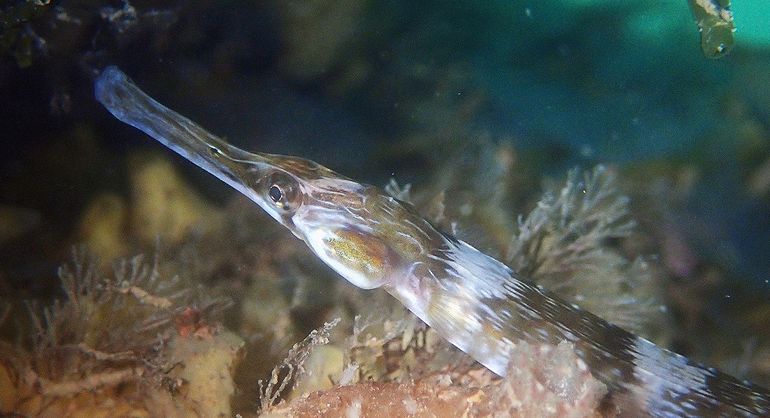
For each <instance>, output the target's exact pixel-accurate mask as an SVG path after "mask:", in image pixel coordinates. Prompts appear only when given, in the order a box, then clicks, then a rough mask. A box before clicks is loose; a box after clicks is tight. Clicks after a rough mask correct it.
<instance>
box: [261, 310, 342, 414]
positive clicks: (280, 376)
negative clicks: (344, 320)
mask: <svg viewBox="0 0 770 418" xmlns="http://www.w3.org/2000/svg"><path fill="white" fill-rule="evenodd" d="M339 322H340V319H339V318H336V319H334V320H332V321H330V322H326V323H324V325H323V326H322V327H320V328H318V329H315V330H313V331H311V332H310V334H308V336H307V337H305V339H304V340H302V341H300V342H298V343H296V344H294V346H293V347H292V348H291V349H290V350H289V353H288V354H287V355H286V358H285V359H284V360H283V361H282V362H281V364H278V365H277V366H275V367H274V368H273V370H272V372H270V380H269V381H267V382H265V381H264V380H260V381H259V382H257V384H258V386H259V409H260V410H261V411H265V410H267V409H269V408H270V407H271V406H273V405H275V404H276V401H278V399H279V397H280V396H281V395H282V394H283V393H284V391H285V390H286V388H287V387H288V386H289V384H290V383H292V382H296V379H297V377H298V376H299V375H300V374H301V373H303V370H304V369H303V364H304V363H305V360H307V358H308V356H310V353H311V352H312V351H313V349H314V347H316V346H318V345H324V344H328V343H329V333H330V332H331V330H332V328H334V327H335V326H336V325H337V324H338V323H339Z"/></svg>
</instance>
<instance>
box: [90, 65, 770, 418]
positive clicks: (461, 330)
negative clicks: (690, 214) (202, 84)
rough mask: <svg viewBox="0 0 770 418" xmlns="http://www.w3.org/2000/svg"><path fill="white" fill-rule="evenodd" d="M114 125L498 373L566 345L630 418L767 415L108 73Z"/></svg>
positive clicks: (381, 199) (332, 179)
mask: <svg viewBox="0 0 770 418" xmlns="http://www.w3.org/2000/svg"><path fill="white" fill-rule="evenodd" d="M95 93H96V98H97V100H98V101H99V102H101V103H102V104H103V105H104V106H105V107H106V108H107V109H108V110H109V111H110V112H111V113H112V114H113V115H114V116H115V117H116V118H118V119H120V120H121V121H123V122H125V123H127V124H129V125H132V126H134V127H136V128H138V129H140V130H142V131H144V132H145V133H146V134H148V135H149V136H151V137H153V138H154V139H156V140H158V141H159V142H161V143H163V144H164V145H166V146H167V147H169V148H171V149H172V150H174V151H175V152H177V153H179V154H180V155H182V156H184V157H185V158H187V159H188V160H190V161H191V162H193V163H195V164H197V165H198V166H200V167H201V168H203V169H205V170H206V171H208V172H210V173H211V174H213V175H214V176H216V177H218V178H219V179H221V180H222V181H224V182H225V183H227V184H229V185H230V186H232V187H234V188H235V189H236V190H238V191H239V192H241V193H242V194H244V195H245V196H247V197H248V198H249V199H251V200H252V201H254V202H255V203H256V204H257V205H259V206H260V207H261V208H262V209H264V210H265V211H266V212H267V213H268V214H269V215H270V216H271V217H273V218H274V219H275V220H276V221H278V222H280V223H281V224H282V225H284V226H285V227H286V228H288V229H289V230H290V231H291V232H292V233H293V234H294V235H295V236H297V237H298V238H300V239H301V240H303V241H304V242H305V243H306V244H307V245H308V246H309V247H310V249H311V250H312V251H313V253H315V254H316V255H317V256H318V257H319V258H320V259H321V260H323V261H324V262H325V263H326V264H327V265H329V266H330V267H331V268H332V269H333V270H335V271H336V272H337V273H339V274H340V275H341V276H343V277H344V278H345V279H347V280H348V281H349V282H351V283H352V284H354V285H356V286H358V287H360V288H363V289H374V288H383V289H385V290H386V291H388V292H389V293H390V294H392V295H393V296H395V297H396V298H397V299H398V300H399V301H401V302H402V303H403V304H404V305H405V306H406V307H407V308H408V309H409V310H411V311H412V312H413V313H414V314H415V315H417V316H418V317H419V318H420V319H422V320H423V321H424V322H425V323H427V324H428V325H429V326H431V327H433V328H434V329H435V330H436V331H437V332H438V334H439V335H441V336H442V337H443V338H445V339H446V340H448V341H449V342H451V343H452V344H454V345H455V346H456V347H458V348H459V349H460V350H462V351H464V352H466V353H468V354H469V355H470V356H472V357H473V358H474V359H475V360H477V361H478V362H479V363H481V364H483V365H484V366H486V367H487V368H489V369H490V370H492V371H493V372H495V373H497V374H498V375H501V376H504V375H505V374H506V371H507V367H508V363H509V359H510V352H511V350H512V348H513V347H515V345H516V344H518V343H520V342H528V343H534V344H553V345H555V344H558V343H559V342H561V341H563V340H567V341H570V342H572V343H573V344H574V347H575V352H576V354H577V355H578V357H579V358H580V359H581V360H582V361H583V362H585V364H586V365H587V366H588V367H589V369H590V370H591V373H592V374H593V375H594V376H595V377H596V378H597V379H599V380H600V381H602V382H604V383H605V384H606V385H607V387H608V388H609V389H610V391H611V394H612V397H613V400H614V401H616V403H618V404H619V405H620V406H621V407H622V408H623V410H624V411H633V412H630V414H637V413H638V414H643V415H650V416H661V417H669V416H770V392H768V391H767V390H766V389H763V388H760V387H757V386H754V385H751V384H749V383H746V382H741V381H739V380H738V379H736V378H734V377H732V376H729V375H727V374H725V373H722V372H719V371H718V370H715V369H712V368H704V367H701V366H699V365H697V364H695V363H693V362H691V361H689V360H688V359H687V358H685V357H683V356H681V355H678V354H675V353H673V352H670V351H668V350H665V349H662V348H659V347H657V346H656V345H654V344H653V343H651V342H649V341H647V340H645V339H643V338H640V337H637V336H635V335H633V334H631V333H629V332H627V331H625V330H623V329H622V328H619V327H617V326H615V325H612V324H610V323H608V322H606V321H604V320H602V319H601V318H599V317H597V316H595V315H593V314H591V313H589V312H586V311H584V310H581V309H580V308H578V307H575V306H574V305H571V304H569V303H567V302H564V301H562V300H561V299H559V298H558V297H556V296H555V295H553V294H551V293H550V292H548V291H546V290H544V289H542V288H540V287H539V286H535V285H533V284H531V283H529V282H528V281H526V280H523V279H522V278H520V277H519V276H518V275H517V274H516V273H515V272H513V271H511V269H510V268H508V267H507V266H506V265H505V264H503V263H501V262H499V261H497V260H495V259H494V258H492V257H490V256H487V255H486V254H483V253H482V252H480V251H478V250H477V249H475V248H473V247H472V246H470V245H469V244H467V243H465V242H463V241H460V240H458V239H456V238H454V237H452V236H449V235H447V234H445V233H442V232H440V231H438V230H436V229H435V228H434V227H433V226H432V225H431V224H430V223H429V222H428V221H426V220H425V219H424V218H422V217H421V216H420V215H419V214H418V213H417V211H416V210H415V209H414V208H413V207H412V206H411V205H410V204H408V203H405V202H402V201H399V200H397V199H395V198H393V197H391V196H389V195H387V194H386V193H385V192H383V191H381V190H380V189H378V188H377V187H374V186H370V185H366V184H361V183H357V182H355V181H353V180H351V179H349V178H347V177H344V176H342V175H339V174H337V173H335V172H334V171H332V170H330V169H328V168H326V167H324V166H322V165H320V164H317V163H315V162H313V161H309V160H306V159H303V158H298V157H291V156H282V155H273V154H264V153H251V152H246V151H243V150H241V149H238V148H236V147H234V146H232V145H229V144H227V143H226V142H225V141H223V140H222V139H220V138H218V137H216V136H214V135H212V134H210V133H209V132H207V131H206V130H205V129H203V128H201V127H200V126H198V125H196V124H195V123H194V122H192V121H191V120H189V119H187V118H185V117H183V116H181V115H179V114H177V113H175V112H174V111H172V110H170V109H168V108H166V107H164V106H163V105H161V104H159V103H158V102H156V101H155V100H153V99H152V98H151V97H149V96H148V95H147V94H145V93H144V92H142V91H141V90H140V89H139V88H138V87H137V86H136V85H135V84H134V83H133V82H132V81H131V80H130V79H128V77H127V76H126V75H125V74H123V73H122V72H121V71H120V70H119V69H117V68H116V67H108V68H107V69H105V70H104V71H103V72H102V73H101V75H100V76H99V77H98V79H97V80H96V83H95Z"/></svg>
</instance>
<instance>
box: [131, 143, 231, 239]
mask: <svg viewBox="0 0 770 418" xmlns="http://www.w3.org/2000/svg"><path fill="white" fill-rule="evenodd" d="M129 169H130V181H131V196H132V210H131V217H132V221H131V225H132V229H133V233H134V234H135V235H136V236H137V237H138V238H139V239H141V240H143V241H144V242H154V240H155V239H156V238H157V237H159V236H160V237H161V238H162V239H163V241H164V242H165V243H166V244H168V245H178V244H180V243H181V242H182V241H183V239H184V238H185V237H186V236H187V234H189V233H190V232H192V231H193V230H198V231H200V232H203V231H208V230H212V229H215V228H217V227H218V225H219V224H220V223H221V222H222V217H221V215H220V214H219V213H218V211H217V210H215V209H213V208H212V207H211V206H210V205H208V204H207V203H206V202H205V201H204V200H203V199H202V198H201V197H200V196H199V195H198V194H197V193H196V192H195V191H194V190H193V189H192V188H191V187H190V186H189V185H188V184H187V183H186V182H185V181H184V180H183V179H182V177H181V176H180V175H179V173H178V172H177V170H176V169H175V168H174V166H173V165H172V164H171V163H170V162H169V161H168V160H167V159H165V158H164V157H161V156H158V155H155V154H137V155H134V156H132V158H131V161H130V162H129Z"/></svg>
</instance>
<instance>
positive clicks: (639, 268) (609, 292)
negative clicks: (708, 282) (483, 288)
mask: <svg viewBox="0 0 770 418" xmlns="http://www.w3.org/2000/svg"><path fill="white" fill-rule="evenodd" d="M615 182H616V179H615V175H614V173H613V172H612V171H611V170H608V169H607V168H605V167H604V166H597V167H596V168H594V169H593V170H592V171H591V172H590V173H586V174H584V175H583V177H582V179H581V178H580V177H579V174H578V171H577V170H572V171H571V172H570V173H569V175H568V177H567V182H566V184H565V185H564V186H563V187H562V188H561V189H560V190H559V191H558V192H555V193H554V192H548V193H546V194H545V195H544V196H543V198H542V199H541V200H540V201H539V202H538V204H537V207H536V208H535V209H534V210H532V212H530V214H529V215H528V216H527V217H526V218H524V219H521V218H520V219H519V222H518V231H517V232H516V233H515V234H514V235H513V237H512V239H511V242H510V245H509V247H508V251H507V257H506V262H507V263H508V264H509V265H510V266H511V267H512V268H513V269H514V270H516V271H517V272H519V273H520V274H521V275H522V276H524V277H528V278H531V279H532V280H535V281H537V282H538V283H540V284H542V285H544V286H545V287H547V288H549V289H551V290H553V291H555V292H557V293H558V294H559V295H561V296H562V297H565V298H567V299H568V300H570V301H572V302H575V303H579V304H580V305H581V306H583V307H584V308H586V309H588V310H590V311H593V312H596V313H598V314H600V315H602V316H603V317H604V318H605V319H607V320H609V321H611V322H614V323H616V324H618V325H620V326H623V327H626V328H628V329H630V330H632V331H635V332H640V331H641V330H642V328H643V326H644V324H645V323H647V322H648V321H652V320H653V319H655V318H656V317H657V316H658V315H659V313H660V312H661V306H660V305H659V304H658V303H657V302H656V300H655V298H654V297H653V293H654V292H653V290H652V286H651V277H650V272H649V266H648V264H647V263H646V262H645V261H644V260H643V259H642V258H638V259H636V260H635V261H633V262H629V261H628V260H627V259H626V258H625V257H624V256H623V255H622V254H621V253H620V252H619V251H617V250H615V249H613V248H612V246H611V242H612V241H613V240H615V239H619V238H625V237H628V236H629V235H630V234H631V232H632V231H633V230H634V227H635V226H636V222H635V221H634V220H633V219H631V217H630V216H629V210H628V204H629V200H628V197H626V196H624V195H622V194H621V193H619V192H618V190H617V188H616V186H615Z"/></svg>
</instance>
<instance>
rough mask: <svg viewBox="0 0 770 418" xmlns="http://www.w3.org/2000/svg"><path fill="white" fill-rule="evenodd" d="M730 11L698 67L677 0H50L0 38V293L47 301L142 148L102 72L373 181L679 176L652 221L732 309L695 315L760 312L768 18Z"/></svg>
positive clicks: (768, 193) (242, 134) (765, 274)
mask: <svg viewBox="0 0 770 418" xmlns="http://www.w3.org/2000/svg"><path fill="white" fill-rule="evenodd" d="M9 10H10V9H9ZM733 10H734V12H735V15H736V17H735V21H736V26H737V28H738V31H737V33H736V38H737V44H736V46H735V49H734V51H733V52H732V53H731V54H730V55H729V56H727V57H725V58H723V59H720V60H709V59H706V58H704V57H703V55H702V54H701V51H700V47H699V39H698V33H697V28H696V27H695V24H694V23H693V21H692V17H691V15H690V11H689V9H688V6H687V4H686V2H685V1H684V0H677V1H662V2H661V1H588V0H584V1H579V0H573V1H530V2H527V1H488V2H460V1H421V2H412V1H372V0H369V1H364V0H340V1H267V2H254V3H249V4H238V3H232V2H207V1H204V2H195V4H193V5H190V4H188V2H132V3H130V4H129V3H123V2H112V3H101V2H87V1H82V2H66V1H65V2H59V3H57V6H56V7H49V8H44V9H41V11H40V13H39V14H37V15H36V16H34V17H32V18H31V19H29V22H30V23H28V24H27V23H24V24H17V25H15V26H13V27H14V28H16V27H18V28H20V29H19V33H18V34H17V35H16V36H14V37H11V36H10V35H9V33H10V32H5V33H4V35H3V36H4V37H5V38H4V40H5V41H7V45H8V47H7V48H5V50H4V54H3V55H2V57H0V132H2V143H3V145H4V152H3V153H2V156H0V161H1V164H2V165H1V166H0V177H2V182H1V183H0V203H2V204H3V205H6V206H9V207H13V208H17V209H19V208H20V209H23V210H24V211H25V212H24V213H25V214H26V215H25V216H29V217H31V218H30V219H32V220H31V221H29V222H28V223H29V225H30V226H29V228H28V229H27V230H26V232H25V234H22V235H14V236H9V237H10V238H8V239H5V240H3V241H2V243H0V245H2V255H0V268H2V276H0V279H2V280H3V281H4V282H3V284H2V286H0V291H2V292H3V294H5V295H8V296H10V298H22V297H25V296H29V295H37V294H41V293H43V294H45V293H46V292H48V293H51V292H54V291H53V290H51V289H52V287H51V285H50V283H51V282H50V281H45V280H42V279H41V278H45V277H48V278H52V277H53V276H54V275H55V268H56V266H57V265H58V263H60V262H61V261H62V260H63V259H64V258H65V257H66V253H67V251H68V250H67V248H68V246H69V244H70V243H71V242H73V241H75V239H74V238H73V230H74V228H75V222H76V220H77V218H78V216H79V213H80V212H81V211H82V209H83V207H84V206H85V205H86V203H87V202H88V200H89V198H90V197H91V196H93V195H94V194H95V193H97V192H99V191H103V190H120V189H121V188H125V187H126V185H125V182H126V181H125V170H126V168H125V167H124V166H123V165H122V163H121V162H122V158H123V157H124V156H125V154H126V153H127V152H129V151H131V150H135V149H137V148H146V149H154V150H158V149H160V148H159V147H160V146H159V145H158V144H155V143H154V142H151V141H148V140H147V138H145V137H144V136H143V135H142V134H140V133H139V132H138V131H136V130H134V129H132V128H130V127H127V126H124V125H122V124H121V123H119V122H118V121H116V120H114V119H113V118H112V117H111V116H109V115H108V114H107V113H106V112H105V111H104V110H103V109H102V108H101V107H100V106H99V105H98V104H97V103H96V102H95V101H94V100H93V97H92V76H93V74H94V73H95V72H96V71H98V69H99V68H101V67H103V66H104V65H107V64H116V65H118V66H119V67H121V68H122V69H123V70H124V71H125V72H126V73H128V74H129V75H130V76H131V77H132V78H133V79H134V80H135V81H136V82H137V83H138V84H139V85H140V86H142V88H144V89H145V90H146V91H147V92H148V93H150V94H151V95H152V96H153V97H155V98H157V99H158V100H159V101H161V102H162V103H164V104H166V105H168V106H169V107H171V108H173V109H175V110H177V111H179V112H180V113H182V114H184V115H186V116H188V117H190V118H191V119H193V120H195V121H196V122H198V123H200V124H202V125H203V126H205V127H207V128H208V129H210V130H211V131H212V132H215V133H217V134H220V135H223V136H225V137H227V138H228V140H230V141H232V142H233V143H235V144H237V145H239V146H242V147H244V148H249V149H254V150H259V151H266V152H275V153H284V154H293V155H299V156H303V157H307V158H311V159H314V160H316V161H319V162H321V163H323V164H325V165H327V166H330V167H333V168H334V169H336V170H337V171H339V172H341V173H345V174H347V175H349V176H351V177H353V178H356V179H359V180H362V181H366V182H369V183H373V184H379V185H382V184H384V183H385V182H386V181H387V179H388V178H389V177H390V176H394V177H395V178H396V179H398V180H399V181H400V182H414V183H416V184H417V185H419V183H420V181H425V178H426V176H427V175H428V173H430V171H431V169H432V168H433V166H432V165H431V162H432V161H434V160H432V159H431V158H429V156H431V155H435V154H440V153H442V152H444V151H445V150H446V149H448V148H450V146H454V145H456V144H458V143H470V142H474V141H480V140H484V141H490V142H491V143H502V142H507V143H510V144H512V146H513V147H514V148H515V149H516V150H517V151H519V152H520V157H521V158H528V159H530V160H531V164H534V165H535V166H536V167H537V168H538V171H539V172H541V173H543V174H545V175H548V176H552V177H554V178H559V179H561V178H563V176H564V172H565V171H566V170H567V169H568V168H571V167H573V166H576V165H579V166H582V167H584V168H589V167H591V166H592V165H594V164H595V163H608V164H616V165H618V166H619V167H621V169H622V170H623V172H624V173H625V174H626V175H627V176H628V177H631V178H634V177H639V178H643V179H649V181H650V182H654V181H657V177H656V176H658V175H659V176H663V177H665V176H673V177H676V176H677V175H679V176H680V177H682V176H686V175H691V176H692V177H693V179H694V180H693V181H692V182H691V187H688V188H687V192H686V193H682V194H681V195H678V196H675V198H676V199H675V200H676V206H675V207H673V208H672V207H669V212H671V214H672V217H671V219H670V220H671V222H672V223H673V224H676V225H677V226H678V227H679V230H680V231H683V232H684V238H683V239H684V240H685V241H686V242H687V247H688V249H689V250H691V251H693V252H694V257H696V258H697V259H699V260H708V262H709V263H712V264H714V265H717V266H718V267H719V269H721V270H722V271H724V272H725V273H724V274H725V276H726V277H729V280H730V281H731V284H730V286H733V285H735V283H737V286H738V287H740V288H742V289H743V291H744V292H746V293H748V294H751V295H752V297H751V298H749V297H744V296H741V295H740V294H732V293H731V291H730V290H726V291H723V292H722V293H719V294H715V295H712V299H710V300H708V301H703V303H704V304H709V305H710V306H711V309H713V310H714V312H716V313H717V314H716V315H717V318H719V316H718V313H719V312H720V310H722V309H732V308H725V306H728V307H732V306H734V305H736V304H737V305H739V306H743V305H745V306H747V309H748V308H751V307H752V306H755V305H756V304H761V303H763V302H764V303H767V301H768V299H770V284H768V279H770V257H768V255H769V254H770V203H768V202H770V186H768V185H767V184H765V186H764V188H763V187H761V186H760V187H759V188H758V189H754V188H752V184H754V183H753V182H759V183H760V184H762V182H761V181H760V180H761V178H762V172H763V170H764V172H765V174H764V176H766V177H767V176H770V174H768V172H770V169H769V168H766V167H767V165H768V164H770V163H769V162H768V161H770V119H769V118H770V87H769V86H770V29H768V28H770V25H769V24H768V23H770V18H768V16H770V6H768V3H767V2H765V1H762V0H756V1H749V0H745V1H736V3H735V4H734V7H733ZM4 13H6V15H7V13H10V12H4ZM5 44H6V43H5V42H4V43H3V45H5ZM27 46H28V47H27ZM161 152H163V150H161ZM173 158H176V157H173ZM175 161H177V162H179V163H180V165H181V166H182V167H183V169H184V170H185V173H186V175H187V176H188V178H190V179H192V181H193V182H195V183H196V184H198V185H199V186H198V187H199V189H200V190H202V191H203V192H204V193H206V194H207V195H208V196H210V197H213V198H216V199H220V200H224V199H226V198H227V197H229V196H230V193H231V191H229V190H227V189H226V188H225V187H223V186H222V185H221V184H219V183H218V182H217V181H216V180H213V179H210V178H209V177H208V176H207V175H206V174H204V173H202V172H200V170H198V169H197V168H196V167H192V166H190V165H189V164H183V163H181V161H180V160H179V159H176V160H175ZM763 167H765V168H763ZM672 173H679V174H677V175H672ZM682 173H684V174H682ZM757 179H760V180H757ZM632 184H633V183H632ZM636 184H639V183H636ZM630 193H632V195H633V190H631V191H630ZM479 198H480V199H483V198H484V196H479ZM659 204H660V205H661V206H662V207H667V205H668V204H669V202H665V201H663V202H659ZM636 215H637V216H639V217H641V219H640V220H641V221H642V222H644V221H645V213H644V212H642V213H637V214H636ZM650 218H653V217H652V216H651V215H650ZM24 219H26V218H24ZM24 219H22V221H19V218H18V217H15V218H12V220H11V221H5V222H16V223H19V222H22V223H24V222H25V221H24ZM30 235H34V237H30ZM665 250H666V249H665V248H663V249H661V250H660V251H665ZM696 264H697V263H696ZM693 268H697V265H696V266H695V267H693ZM728 288H732V287H728ZM764 306H768V305H764ZM758 312H759V313H758V314H757V315H759V319H758V321H759V323H761V322H762V321H763V320H764V321H765V322H764V323H765V324H766V323H767V314H766V312H768V308H766V307H765V308H762V307H761V305H760V308H759V309H758ZM762 318H764V319H762ZM717 322H718V320H717Z"/></svg>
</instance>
